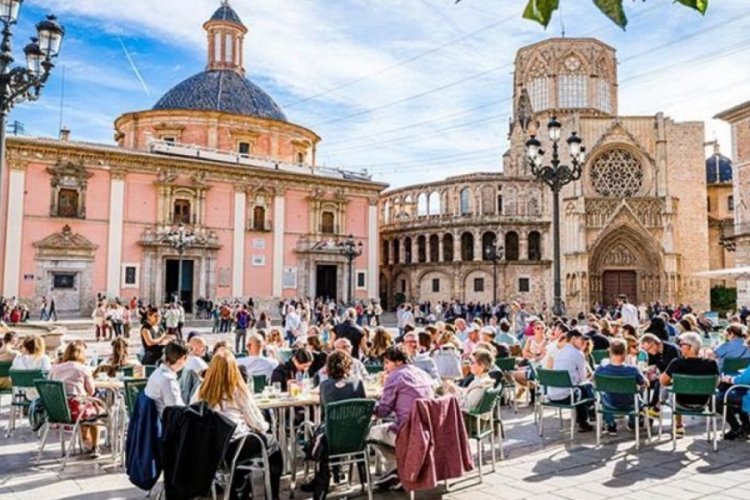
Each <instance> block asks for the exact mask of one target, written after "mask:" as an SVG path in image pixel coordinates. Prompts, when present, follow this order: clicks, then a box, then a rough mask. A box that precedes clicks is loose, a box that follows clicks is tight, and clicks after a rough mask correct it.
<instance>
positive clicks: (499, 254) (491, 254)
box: [484, 241, 505, 306]
mask: <svg viewBox="0 0 750 500" xmlns="http://www.w3.org/2000/svg"><path fill="white" fill-rule="evenodd" d="M504 256H505V248H504V247H503V246H502V245H500V246H499V247H496V246H495V242H494V241H493V243H492V245H487V246H486V247H485V248H484V257H485V258H486V259H487V260H491V261H492V305H493V306H496V305H497V265H498V264H499V263H500V262H502V261H503V257H504Z"/></svg>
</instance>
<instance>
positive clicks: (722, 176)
mask: <svg viewBox="0 0 750 500" xmlns="http://www.w3.org/2000/svg"><path fill="white" fill-rule="evenodd" d="M717 182H732V160H730V159H729V158H727V157H726V156H724V155H722V154H720V153H715V154H713V155H711V156H709V157H708V158H706V183H708V184H716V183H717Z"/></svg>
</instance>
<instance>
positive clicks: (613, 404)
mask: <svg viewBox="0 0 750 500" xmlns="http://www.w3.org/2000/svg"><path fill="white" fill-rule="evenodd" d="M626 353H627V344H626V343H625V341H624V340H622V339H612V341H611V342H610V344H609V364H608V365H601V366H599V368H597V369H596V375H607V376H612V377H633V378H635V383H636V384H637V385H638V387H640V388H645V387H647V386H648V382H647V381H646V379H645V378H644V377H643V375H642V374H641V372H640V370H638V368H636V367H635V366H629V365H626V364H625V355H626ZM602 403H603V404H604V406H607V407H609V408H613V409H617V410H626V411H629V410H632V409H633V397H632V396H629V395H625V394H608V393H604V394H602ZM604 422H605V423H606V424H607V433H608V434H609V435H611V436H616V435H617V423H616V422H615V416H614V415H612V414H610V413H605V414H604ZM628 428H630V429H634V428H635V419H634V418H632V417H631V418H630V420H629V422H628Z"/></svg>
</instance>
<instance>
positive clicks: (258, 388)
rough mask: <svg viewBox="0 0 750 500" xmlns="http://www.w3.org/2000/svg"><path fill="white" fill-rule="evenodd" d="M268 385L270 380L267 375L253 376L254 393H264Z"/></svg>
mask: <svg viewBox="0 0 750 500" xmlns="http://www.w3.org/2000/svg"><path fill="white" fill-rule="evenodd" d="M266 385H268V379H267V378H266V376H265V375H253V392H254V393H255V394H260V393H261V392H263V389H265V388H266Z"/></svg>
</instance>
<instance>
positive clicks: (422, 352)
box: [404, 332, 440, 380]
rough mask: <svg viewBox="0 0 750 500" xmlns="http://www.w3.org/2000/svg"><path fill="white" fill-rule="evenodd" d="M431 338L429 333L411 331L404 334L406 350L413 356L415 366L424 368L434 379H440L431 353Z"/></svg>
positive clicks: (412, 360)
mask: <svg viewBox="0 0 750 500" xmlns="http://www.w3.org/2000/svg"><path fill="white" fill-rule="evenodd" d="M431 340H432V339H431V338H430V336H429V334H427V333H420V334H417V333H416V332H409V333H407V334H406V335H404V350H405V351H406V354H408V355H409V357H410V358H411V362H412V363H413V364H414V366H416V367H417V368H419V369H421V370H423V371H424V372H425V373H426V374H427V375H429V376H430V378H432V379H433V380H438V379H439V378H440V376H439V375H438V371H437V366H436V365H435V361H434V360H433V359H432V358H431V357H430V353H429V347H430V342H431ZM423 344H426V347H423Z"/></svg>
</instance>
